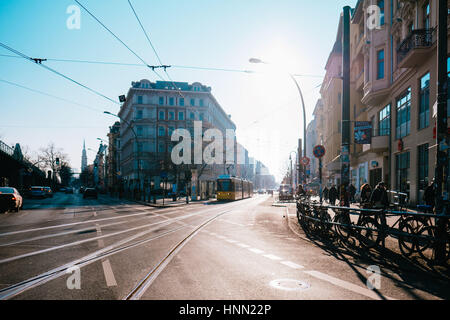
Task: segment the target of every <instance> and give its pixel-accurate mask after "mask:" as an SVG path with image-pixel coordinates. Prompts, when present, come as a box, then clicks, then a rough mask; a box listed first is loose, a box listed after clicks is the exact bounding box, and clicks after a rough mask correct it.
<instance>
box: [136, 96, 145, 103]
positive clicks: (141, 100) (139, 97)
mask: <svg viewBox="0 0 450 320" xmlns="http://www.w3.org/2000/svg"><path fill="white" fill-rule="evenodd" d="M137 103H138V104H143V103H144V102H143V97H142V96H138V97H137Z"/></svg>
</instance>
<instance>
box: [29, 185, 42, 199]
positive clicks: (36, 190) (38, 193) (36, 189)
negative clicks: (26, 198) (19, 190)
mask: <svg viewBox="0 0 450 320" xmlns="http://www.w3.org/2000/svg"><path fill="white" fill-rule="evenodd" d="M30 190H31V193H30V195H31V198H45V197H46V193H45V190H44V187H41V186H33V187H31V188H30Z"/></svg>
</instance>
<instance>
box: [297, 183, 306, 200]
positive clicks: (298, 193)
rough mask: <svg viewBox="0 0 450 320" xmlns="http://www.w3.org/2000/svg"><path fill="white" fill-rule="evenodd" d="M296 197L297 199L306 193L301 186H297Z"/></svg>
mask: <svg viewBox="0 0 450 320" xmlns="http://www.w3.org/2000/svg"><path fill="white" fill-rule="evenodd" d="M297 196H299V197H302V196H306V191H305V189H303V186H302V185H301V184H299V185H298V188H297Z"/></svg>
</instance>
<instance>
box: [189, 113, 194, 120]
mask: <svg viewBox="0 0 450 320" xmlns="http://www.w3.org/2000/svg"><path fill="white" fill-rule="evenodd" d="M189 119H190V120H195V113H193V112H191V113H189Z"/></svg>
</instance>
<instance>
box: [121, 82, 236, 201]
mask: <svg viewBox="0 0 450 320" xmlns="http://www.w3.org/2000/svg"><path fill="white" fill-rule="evenodd" d="M118 116H119V117H120V119H121V127H120V141H121V148H120V154H121V155H120V168H121V174H122V179H123V182H124V185H125V188H126V189H127V188H128V189H129V190H131V189H133V188H136V187H137V186H138V183H139V182H138V181H140V186H141V189H142V188H143V190H145V189H146V188H149V187H151V188H160V187H162V183H163V181H166V180H167V181H168V182H169V183H170V184H176V183H177V182H178V183H179V184H181V183H183V180H184V177H185V176H187V175H191V176H192V180H193V181H201V180H208V181H213V180H215V179H216V178H217V176H218V175H220V174H225V173H227V174H235V172H234V170H235V167H234V165H230V164H227V163H223V164H212V165H206V164H201V165H200V164H199V165H194V164H193V165H187V164H186V165H184V164H181V165H174V164H173V162H172V161H171V152H172V148H173V147H174V145H176V144H177V143H178V142H173V141H171V136H172V133H173V131H174V130H175V129H187V130H188V131H189V132H190V134H191V137H194V122H195V121H201V123H202V133H203V132H204V131H206V130H207V129H210V128H216V129H219V130H220V131H221V132H222V134H223V137H224V138H225V137H226V130H227V129H229V130H236V126H235V124H234V123H233V121H232V120H231V117H230V116H229V115H228V114H226V113H225V111H224V110H223V108H222V107H221V106H220V104H219V103H218V102H217V100H216V99H215V97H214V96H213V95H212V93H211V87H207V86H205V85H202V84H201V83H198V82H194V83H192V84H189V83H187V82H171V81H168V82H166V81H156V82H155V83H153V82H150V81H149V80H145V79H144V80H141V81H137V82H132V84H131V88H130V89H129V90H128V93H127V95H126V101H125V102H124V103H123V104H122V106H121V108H120V111H119V114H118ZM202 137H203V134H202ZM193 140H194V139H193V138H192V145H193ZM235 143H236V141H234V144H235ZM206 144H207V143H206V142H203V145H202V151H203V148H204V147H205V145H206ZM234 149H235V147H234ZM224 153H225V146H224ZM193 154H194V152H192V157H193V156H194V155H193ZM223 159H225V154H224V157H223ZM234 160H236V155H234ZM192 163H194V162H193V161H192ZM188 172H189V173H188ZM198 190H199V187H197V189H195V184H194V189H193V190H192V192H193V193H194V194H195V193H197V192H198Z"/></svg>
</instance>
